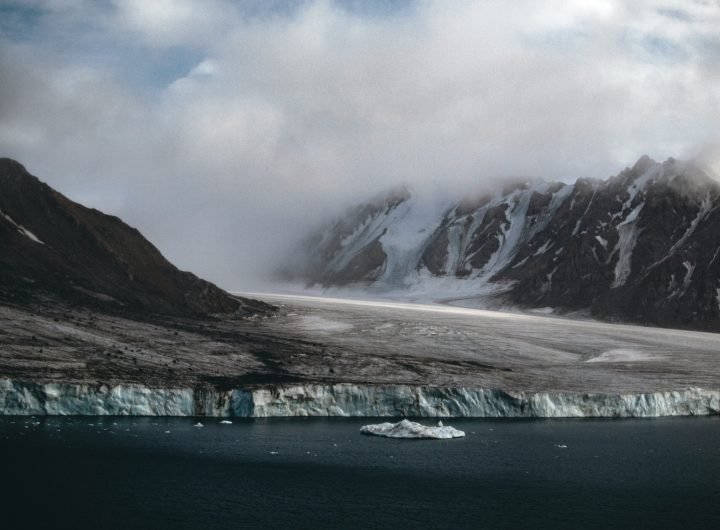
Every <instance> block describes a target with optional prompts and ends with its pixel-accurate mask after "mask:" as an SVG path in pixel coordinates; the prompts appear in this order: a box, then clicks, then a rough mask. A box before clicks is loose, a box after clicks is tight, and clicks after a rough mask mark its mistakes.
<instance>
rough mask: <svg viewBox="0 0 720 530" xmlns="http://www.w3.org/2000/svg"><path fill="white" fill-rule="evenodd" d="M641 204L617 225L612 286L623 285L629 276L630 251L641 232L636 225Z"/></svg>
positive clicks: (642, 204)
mask: <svg viewBox="0 0 720 530" xmlns="http://www.w3.org/2000/svg"><path fill="white" fill-rule="evenodd" d="M643 206H645V203H644V202H641V203H640V204H639V205H637V206H636V207H635V209H634V210H633V211H632V212H630V214H629V215H628V216H627V218H625V220H624V221H623V222H622V223H620V224H619V225H618V226H617V231H618V236H619V237H618V243H617V246H616V247H615V248H616V250H617V251H618V260H617V263H616V264H615V280H614V281H613V283H612V286H611V287H613V288H615V287H619V286H621V285H624V284H625V282H626V281H627V279H628V277H629V276H630V268H631V265H632V253H633V250H634V249H635V243H637V238H638V235H640V232H641V230H640V228H639V227H638V225H637V219H638V216H639V215H640V211H641V210H642V209H643Z"/></svg>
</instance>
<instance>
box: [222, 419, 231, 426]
mask: <svg viewBox="0 0 720 530" xmlns="http://www.w3.org/2000/svg"><path fill="white" fill-rule="evenodd" d="M230 424H232V422H231V421H230V420H222V421H221V422H220V425H230Z"/></svg>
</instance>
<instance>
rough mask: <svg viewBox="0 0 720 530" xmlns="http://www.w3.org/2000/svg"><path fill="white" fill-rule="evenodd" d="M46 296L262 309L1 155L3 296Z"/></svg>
mask: <svg viewBox="0 0 720 530" xmlns="http://www.w3.org/2000/svg"><path fill="white" fill-rule="evenodd" d="M48 297H51V298H56V299H59V300H61V301H63V302H67V303H79V304H83V305H91V306H95V307H98V308H105V309H111V310H113V309H115V310H122V311H123V312H137V311H142V312H153V313H162V314H172V315H186V316H187V315H196V314H207V313H228V312H234V311H239V312H243V311H244V309H246V308H247V309H248V312H257V311H261V310H262V308H263V307H266V306H265V305H264V304H261V303H254V302H251V301H248V300H240V299H237V298H235V297H232V296H230V295H229V294H228V293H226V292H225V291H223V290H222V289H219V288H218V287H216V286H215V285H213V284H211V283H209V282H206V281H204V280H201V279H200V278H198V277H196V276H195V275H194V274H191V273H189V272H183V271H180V270H178V269H177V268H176V267H175V266H174V265H172V264H171V263H170V262H169V261H167V260H166V259H165V258H164V257H163V256H162V254H161V253H160V252H159V251H158V250H157V249H156V248H155V247H154V246H153V245H152V244H151V243H150V242H149V241H148V240H147V239H145V238H144V237H143V236H142V235H141V234H140V232H138V231H137V230H136V229H134V228H132V227H130V226H128V225H126V224H125V223H123V222H122V221H121V220H120V219H118V218H117V217H113V216H110V215H105V214H103V213H102V212H99V211H97V210H94V209H89V208H86V207H84V206H82V205H80V204H78V203H76V202H73V201H71V200H69V199H68V198H67V197H65V196H63V195H62V194H60V193H58V192H57V191H55V190H53V189H52V188H51V187H50V186H48V185H47V184H45V183H43V182H41V181H40V180H38V179H37V178H36V177H34V176H32V175H30V174H29V173H28V172H27V171H26V170H25V168H24V167H23V166H22V165H20V164H19V163H18V162H15V161H14V160H10V159H7V158H3V159H0V300H6V301H10V302H13V303H24V302H28V301H32V300H33V299H41V300H46V299H47V298H48Z"/></svg>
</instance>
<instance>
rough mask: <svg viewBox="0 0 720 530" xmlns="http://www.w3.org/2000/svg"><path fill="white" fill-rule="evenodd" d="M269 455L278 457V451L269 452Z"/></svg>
mask: <svg viewBox="0 0 720 530" xmlns="http://www.w3.org/2000/svg"><path fill="white" fill-rule="evenodd" d="M270 454H271V455H279V454H280V451H270Z"/></svg>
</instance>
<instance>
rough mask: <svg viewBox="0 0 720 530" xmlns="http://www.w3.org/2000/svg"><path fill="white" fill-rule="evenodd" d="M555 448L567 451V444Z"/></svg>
mask: <svg viewBox="0 0 720 530" xmlns="http://www.w3.org/2000/svg"><path fill="white" fill-rule="evenodd" d="M555 447H557V448H558V449H567V445H565V444H557V445H556V446H555Z"/></svg>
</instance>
